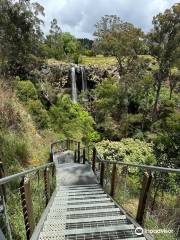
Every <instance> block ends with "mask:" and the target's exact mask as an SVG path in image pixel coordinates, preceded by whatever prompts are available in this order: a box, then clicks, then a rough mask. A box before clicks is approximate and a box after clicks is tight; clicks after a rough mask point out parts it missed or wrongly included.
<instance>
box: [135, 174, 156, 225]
mask: <svg viewBox="0 0 180 240" xmlns="http://www.w3.org/2000/svg"><path fill="white" fill-rule="evenodd" d="M152 179H153V177H152V174H151V173H147V172H146V173H145V174H144V177H143V181H142V189H141V193H140V197H139V204H138V210H137V216H136V221H137V222H138V223H139V224H140V225H143V221H144V218H145V214H146V208H147V204H148V198H149V193H150V189H151V184H152Z"/></svg>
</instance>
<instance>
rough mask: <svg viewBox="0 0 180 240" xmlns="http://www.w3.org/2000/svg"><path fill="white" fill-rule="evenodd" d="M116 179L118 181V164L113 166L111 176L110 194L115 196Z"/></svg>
mask: <svg viewBox="0 0 180 240" xmlns="http://www.w3.org/2000/svg"><path fill="white" fill-rule="evenodd" d="M115 181H116V164H113V168H112V178H111V192H110V196H111V197H114V193H115Z"/></svg>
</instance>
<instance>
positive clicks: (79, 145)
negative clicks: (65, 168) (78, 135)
mask: <svg viewBox="0 0 180 240" xmlns="http://www.w3.org/2000/svg"><path fill="white" fill-rule="evenodd" d="M80 148H81V144H80V142H78V157H77V158H78V163H80V154H81V152H80V151H81V149H80Z"/></svg>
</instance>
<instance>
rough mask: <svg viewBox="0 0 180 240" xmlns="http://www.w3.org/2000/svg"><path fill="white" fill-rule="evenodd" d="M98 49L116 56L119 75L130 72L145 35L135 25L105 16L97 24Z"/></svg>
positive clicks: (113, 16) (115, 17)
mask: <svg viewBox="0 0 180 240" xmlns="http://www.w3.org/2000/svg"><path fill="white" fill-rule="evenodd" d="M94 35H95V36H96V37H97V39H96V41H95V45H96V48H97V47H98V48H100V49H101V50H102V52H103V54H105V55H112V56H115V57H116V59H117V61H118V67H119V69H118V70H119V74H120V75H124V74H125V73H126V72H128V71H129V67H130V65H132V64H133V63H134V62H135V59H136V58H137V54H138V53H139V52H140V49H141V47H142V37H143V33H142V32H141V30H140V29H138V28H136V27H134V25H133V24H131V23H127V22H123V21H121V20H120V18H119V17H117V16H116V15H105V16H104V17H102V18H101V20H100V21H99V22H98V23H97V24H96V31H95V33H94Z"/></svg>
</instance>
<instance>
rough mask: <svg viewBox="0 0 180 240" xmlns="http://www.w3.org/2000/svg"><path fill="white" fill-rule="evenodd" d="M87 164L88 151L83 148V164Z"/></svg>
mask: <svg viewBox="0 0 180 240" xmlns="http://www.w3.org/2000/svg"><path fill="white" fill-rule="evenodd" d="M85 163H86V149H85V148H83V164H85Z"/></svg>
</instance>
